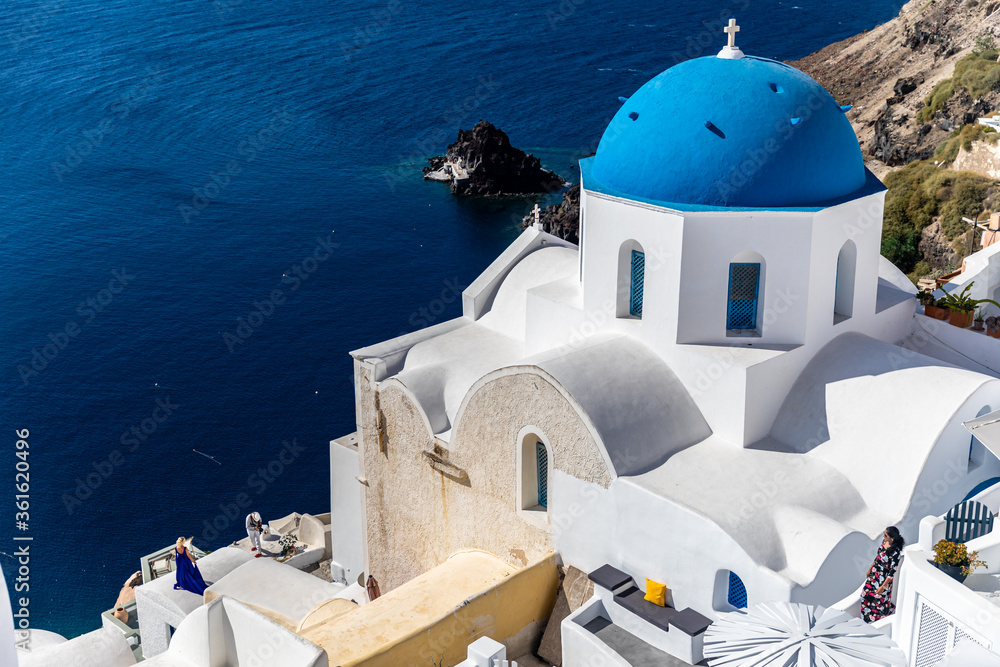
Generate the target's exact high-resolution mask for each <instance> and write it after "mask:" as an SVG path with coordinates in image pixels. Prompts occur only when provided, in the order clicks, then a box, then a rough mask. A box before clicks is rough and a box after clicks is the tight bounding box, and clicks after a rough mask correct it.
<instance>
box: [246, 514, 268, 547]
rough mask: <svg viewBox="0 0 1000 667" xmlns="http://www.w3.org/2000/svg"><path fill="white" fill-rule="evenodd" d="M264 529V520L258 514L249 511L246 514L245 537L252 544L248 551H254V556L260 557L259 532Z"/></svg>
mask: <svg viewBox="0 0 1000 667" xmlns="http://www.w3.org/2000/svg"><path fill="white" fill-rule="evenodd" d="M263 530H264V522H263V521H261V519H260V514H258V513H257V512H250V514H247V537H249V538H250V544H251V545H252V546H251V548H250V551H256V552H257V553H256V554H255V555H254V558H260V552H261V548H260V534H261V532H262V531H263Z"/></svg>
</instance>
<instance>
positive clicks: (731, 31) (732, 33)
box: [722, 19, 740, 49]
mask: <svg viewBox="0 0 1000 667" xmlns="http://www.w3.org/2000/svg"><path fill="white" fill-rule="evenodd" d="M739 31H740V27H739V26H738V25H736V19H729V25H728V26H727V27H725V28H723V29H722V32H724V33H727V34H728V35H729V48H731V49H735V48H736V33H738V32H739Z"/></svg>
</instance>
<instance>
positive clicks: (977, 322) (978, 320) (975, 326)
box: [972, 308, 986, 331]
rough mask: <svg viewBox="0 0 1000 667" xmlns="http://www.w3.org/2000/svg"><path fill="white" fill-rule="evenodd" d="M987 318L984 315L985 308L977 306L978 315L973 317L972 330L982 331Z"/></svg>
mask: <svg viewBox="0 0 1000 667" xmlns="http://www.w3.org/2000/svg"><path fill="white" fill-rule="evenodd" d="M985 320H986V318H985V317H983V309H982V308H977V309H976V316H975V317H974V318H972V330H973V331H982V330H983V329H984V328H985V327H984V326H983V323H984V322H985Z"/></svg>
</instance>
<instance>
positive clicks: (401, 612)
mask: <svg viewBox="0 0 1000 667" xmlns="http://www.w3.org/2000/svg"><path fill="white" fill-rule="evenodd" d="M558 586H559V573H558V570H557V568H556V563H555V558H554V557H553V556H551V555H550V556H548V557H546V558H544V559H543V560H541V561H539V562H537V563H535V564H533V565H531V566H529V567H525V568H522V569H520V570H516V569H515V568H513V567H511V566H510V565H508V564H506V563H504V562H503V561H502V560H500V559H499V558H497V557H496V556H494V555H493V554H489V553H486V552H482V551H464V552H460V553H458V554H455V555H454V556H452V557H451V558H449V559H448V560H447V561H446V562H445V563H443V564H441V565H439V566H438V567H436V568H434V569H432V570H430V571H429V572H426V573H424V574H423V575H421V576H419V577H417V578H416V579H414V580H413V581H410V582H409V583H407V584H405V585H403V586H400V587H399V588H396V589H395V590H393V591H391V592H389V593H386V594H385V595H383V596H382V597H381V598H379V599H377V600H375V601H374V602H372V603H370V604H367V605H365V606H364V607H359V608H358V609H356V610H354V611H351V612H348V613H346V614H343V615H341V616H338V617H336V618H333V619H331V620H329V622H326V623H323V624H321V625H318V626H316V625H314V626H312V627H310V628H307V629H306V630H304V631H303V632H301V633H300V634H301V636H302V637H304V638H305V639H308V640H309V641H311V642H313V643H314V644H317V645H319V646H321V647H323V649H324V650H325V651H326V653H327V657H328V659H329V662H330V665H331V666H332V665H341V666H342V667H349V666H353V665H364V666H365V667H400V666H402V665H406V666H411V665H426V666H427V667H431V666H432V665H438V664H440V665H442V666H443V667H448V666H449V665H455V664H457V663H459V662H461V661H462V660H464V659H465V657H466V649H467V646H468V645H469V644H470V643H472V642H473V641H475V640H476V639H478V638H479V637H483V636H488V637H491V638H493V639H495V640H497V641H500V642H504V643H507V644H508V645H509V644H510V643H518V642H522V643H523V638H524V637H525V636H533V635H536V634H537V633H538V632H539V631H540V630H539V628H542V627H544V623H545V620H546V619H547V618H548V616H549V614H550V613H551V611H552V607H553V605H554V604H555V599H556V593H557V590H558Z"/></svg>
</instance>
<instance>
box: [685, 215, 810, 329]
mask: <svg viewBox="0 0 1000 667" xmlns="http://www.w3.org/2000/svg"><path fill="white" fill-rule="evenodd" d="M811 217H812V216H811V215H810V214H807V213H784V212H774V211H761V212H752V213H750V212H748V213H731V214H711V213H687V214H685V219H684V241H683V248H682V259H681V284H680V299H679V308H680V311H679V315H678V325H677V342H678V343H694V344H699V343H700V344H716V345H720V344H721V345H760V344H779V345H780V344H792V345H795V344H801V343H803V342H804V339H805V327H806V308H807V304H808V295H807V294H806V293H805V290H807V289H808V285H809V277H810V267H809V255H808V253H806V252H804V250H805V249H806V248H808V247H809V246H810V243H811V240H810V234H811V226H810V220H811ZM748 253H753V254H755V255H759V256H760V257H761V258H763V265H762V267H761V280H760V282H761V290H760V297H758V305H757V310H758V318H759V319H758V321H759V322H760V329H759V336H756V337H744V336H738V337H734V336H731V335H727V330H726V319H727V310H728V299H729V265H730V263H731V262H741V261H747V260H746V259H745V258H746V257H748V256H749V255H748ZM779 303H780V304H781V312H780V315H779V314H778V312H777V308H778V305H779ZM768 309H770V311H771V312H773V313H775V316H773V317H771V318H770V319H771V320H772V321H771V322H764V321H763V318H764V314H765V313H767V312H768Z"/></svg>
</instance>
